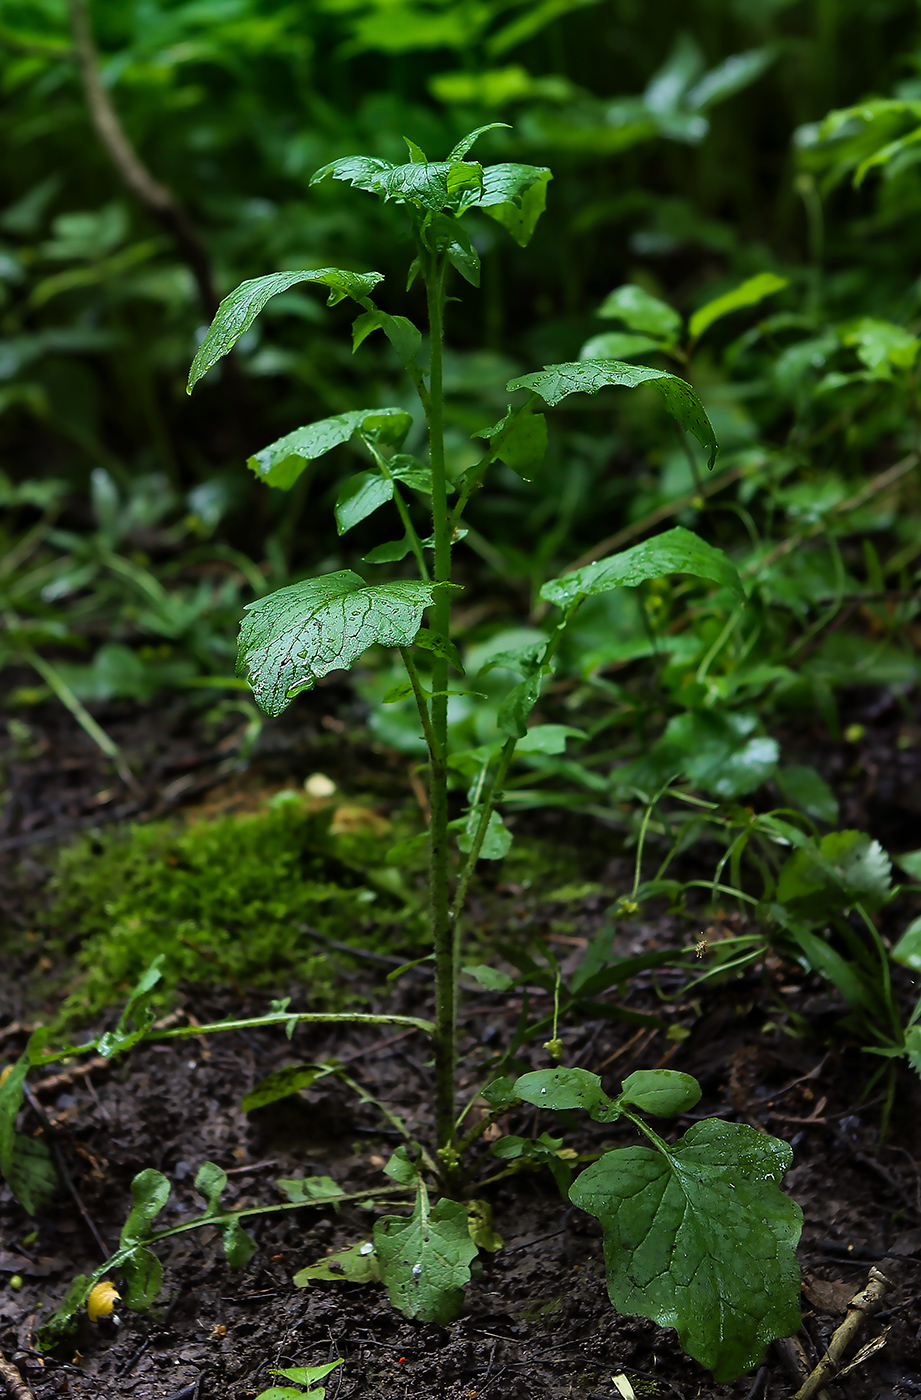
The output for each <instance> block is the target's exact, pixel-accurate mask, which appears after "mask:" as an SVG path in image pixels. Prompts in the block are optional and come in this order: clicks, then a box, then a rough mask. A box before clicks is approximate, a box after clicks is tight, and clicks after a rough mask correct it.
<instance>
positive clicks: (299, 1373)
mask: <svg viewBox="0 0 921 1400" xmlns="http://www.w3.org/2000/svg"><path fill="white" fill-rule="evenodd" d="M342 1364H343V1358H342V1357H340V1358H339V1360H338V1361H327V1362H326V1364H325V1365H323V1366H281V1367H279V1368H278V1369H277V1370H271V1371H269V1375H270V1376H284V1378H285V1380H286V1381H294V1382H295V1384H296V1385H313V1383H314V1381H322V1380H325V1379H326V1377H327V1376H328V1375H329V1374H330V1372H331V1371H335V1370H336V1368H337V1367H338V1366H341V1365H342Z"/></svg>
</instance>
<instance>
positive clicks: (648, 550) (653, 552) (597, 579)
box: [540, 525, 745, 608]
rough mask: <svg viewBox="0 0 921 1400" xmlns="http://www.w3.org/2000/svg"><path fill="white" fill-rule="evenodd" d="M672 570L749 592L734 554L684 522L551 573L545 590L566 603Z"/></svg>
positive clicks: (549, 598)
mask: <svg viewBox="0 0 921 1400" xmlns="http://www.w3.org/2000/svg"><path fill="white" fill-rule="evenodd" d="M666 574H693V575H694V576H695V577H696V578H706V579H712V580H713V582H715V583H719V584H721V585H722V586H723V587H725V588H730V589H731V590H732V591H733V593H735V594H736V595H737V596H738V597H740V598H743V599H744V597H745V590H744V588H743V586H742V580H741V579H740V577H739V573H738V570H737V569H736V567H735V565H734V564H733V563H732V562H731V560H729V559H727V557H726V555H725V554H724V553H723V551H722V550H721V549H715V548H714V546H713V545H711V544H707V543H706V541H705V540H702V539H701V538H700V537H699V536H698V535H695V534H693V533H692V532H691V531H690V530H685V528H684V526H683V525H676V526H675V528H674V529H673V530H666V531H664V533H663V534H661V535H656V536H655V538H654V539H651V540H645V541H644V542H643V543H642V544H636V545H634V546H633V547H632V548H631V549H625V550H624V551H623V552H622V553H621V554H612V555H611V556H610V557H609V558H607V559H599V560H597V561H596V563H594V564H587V565H586V566H585V568H584V569H575V570H574V571H573V572H572V573H571V574H563V575H562V576H561V577H560V578H555V579H551V580H550V582H549V583H545V584H544V586H543V588H542V589H541V591H540V596H541V597H542V598H544V599H546V601H547V602H548V603H556V604H557V606H558V607H561V608H564V607H566V606H567V605H568V604H569V603H571V602H572V601H573V599H574V598H577V597H578V596H579V595H580V594H583V595H585V596H586V597H592V596H594V595H595V594H596V593H607V592H608V591H609V590H610V589H612V588H635V587H636V586H637V584H640V583H643V582H645V581H646V580H647V579H653V578H662V577H663V576H664V575H666Z"/></svg>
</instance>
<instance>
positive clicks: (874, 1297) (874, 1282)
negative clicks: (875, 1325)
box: [793, 1269, 893, 1400]
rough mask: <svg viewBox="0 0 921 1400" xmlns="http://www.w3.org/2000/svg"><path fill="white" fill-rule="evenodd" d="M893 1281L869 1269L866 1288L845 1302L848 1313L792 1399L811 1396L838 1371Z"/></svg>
mask: <svg viewBox="0 0 921 1400" xmlns="http://www.w3.org/2000/svg"><path fill="white" fill-rule="evenodd" d="M892 1288H893V1285H892V1283H891V1282H890V1280H889V1279H888V1278H887V1277H886V1275H885V1274H883V1273H880V1271H879V1269H871V1270H870V1277H869V1281H868V1283H867V1286H866V1288H864V1289H863V1290H862V1291H861V1292H860V1293H855V1294H854V1296H853V1298H852V1299H851V1301H850V1302H849V1303H848V1310H847V1316H846V1317H845V1319H844V1321H843V1322H842V1324H841V1326H840V1327H839V1328H838V1329H837V1330H836V1332H835V1334H834V1336H833V1337H832V1339H831V1341H830V1342H829V1344H828V1350H827V1351H826V1353H825V1355H824V1356H823V1357H822V1359H821V1361H820V1362H819V1364H818V1365H817V1366H816V1368H815V1370H814V1371H813V1372H812V1374H811V1375H809V1376H807V1378H806V1380H805V1381H804V1383H803V1384H802V1385H801V1386H800V1388H799V1390H798V1391H797V1392H796V1395H795V1396H794V1397H793V1400H810V1397H811V1396H813V1395H815V1393H816V1391H818V1390H821V1389H822V1387H823V1386H824V1385H825V1384H826V1382H827V1381H830V1380H832V1379H833V1378H834V1376H835V1375H836V1374H837V1372H838V1370H839V1369H840V1366H841V1361H842V1360H843V1358H844V1355H845V1353H846V1352H847V1350H848V1348H849V1347H850V1345H851V1343H852V1342H854V1341H856V1339H857V1337H858V1336H859V1335H860V1333H861V1331H862V1330H863V1328H864V1327H865V1326H866V1324H867V1322H868V1321H869V1319H870V1318H871V1317H873V1315H874V1313H878V1312H879V1310H880V1308H881V1307H882V1306H883V1303H884V1302H885V1301H886V1297H887V1295H888V1294H889V1293H891V1292H892Z"/></svg>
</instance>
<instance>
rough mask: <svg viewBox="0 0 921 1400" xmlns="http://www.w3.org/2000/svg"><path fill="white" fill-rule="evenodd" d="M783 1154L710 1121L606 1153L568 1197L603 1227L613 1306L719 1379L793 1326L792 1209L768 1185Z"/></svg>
mask: <svg viewBox="0 0 921 1400" xmlns="http://www.w3.org/2000/svg"><path fill="white" fill-rule="evenodd" d="M792 1158H793V1154H792V1151H791V1149H790V1148H789V1147H788V1146H787V1144H786V1143H782V1142H779V1141H778V1140H777V1139H776V1138H770V1137H767V1136H766V1135H765V1134H764V1133H760V1132H757V1131H756V1130H755V1129H754V1128H749V1127H747V1126H745V1125H742V1124H737V1123H723V1122H719V1121H716V1120H710V1121H707V1122H703V1123H696V1124H695V1125H694V1126H693V1127H692V1128H691V1129H690V1130H689V1131H688V1132H687V1133H686V1134H685V1136H684V1137H683V1138H680V1139H679V1141H678V1142H677V1143H675V1144H674V1145H673V1146H671V1147H668V1146H667V1145H666V1144H665V1143H662V1144H661V1146H660V1147H659V1148H658V1150H653V1149H651V1148H648V1147H626V1148H619V1149H617V1150H616V1151H613V1152H607V1153H605V1155H604V1156H603V1157H602V1158H601V1160H600V1161H598V1162H595V1163H593V1164H592V1165H591V1166H590V1167H588V1168H586V1170H585V1171H584V1172H582V1174H581V1175H580V1176H579V1178H578V1179H577V1180H576V1182H575V1183H574V1185H573V1186H572V1188H571V1190H570V1200H571V1201H572V1202H573V1204H574V1205H577V1206H579V1207H581V1209H583V1210H585V1211H588V1213H589V1214H590V1215H594V1216H596V1217H597V1218H598V1219H599V1220H600V1221H601V1225H602V1229H603V1231H604V1251H605V1262H606V1265H607V1273H608V1294H609V1296H610V1299H611V1302H612V1304H613V1306H614V1307H615V1308H616V1309H617V1310H618V1312H622V1313H639V1314H640V1316H642V1317H648V1318H651V1319H652V1320H653V1321H654V1322H657V1323H659V1325H660V1326H662V1327H675V1328H677V1330H678V1336H679V1338H680V1340H681V1344H682V1346H683V1347H684V1349H685V1350H686V1351H687V1352H688V1353H689V1354H690V1355H691V1356H693V1357H694V1359H695V1360H697V1361H699V1362H700V1363H701V1365H703V1366H707V1367H709V1368H710V1370H712V1371H713V1373H714V1375H715V1377H716V1379H717V1381H720V1382H726V1381H731V1380H735V1379H736V1378H737V1377H738V1376H740V1375H742V1374H744V1372H745V1371H747V1370H749V1369H750V1368H751V1367H752V1366H755V1365H757V1364H758V1362H760V1361H761V1359H762V1357H763V1355H764V1352H765V1349H766V1347H767V1346H768V1344H769V1342H771V1341H772V1340H774V1338H776V1337H787V1336H791V1335H792V1334H793V1333H795V1332H796V1330H797V1328H798V1327H799V1321H800V1315H799V1290H800V1276H799V1267H798V1265H797V1262H796V1245H797V1242H798V1240H799V1235H800V1229H801V1223H802V1212H801V1211H800V1209H799V1206H797V1205H796V1204H795V1202H793V1201H792V1200H790V1199H789V1198H788V1197H786V1196H784V1195H783V1193H782V1192H781V1191H780V1189H779V1186H778V1183H779V1182H780V1180H781V1178H782V1177H783V1175H784V1173H785V1172H786V1171H787V1169H788V1168H789V1166H790V1163H791V1161H792Z"/></svg>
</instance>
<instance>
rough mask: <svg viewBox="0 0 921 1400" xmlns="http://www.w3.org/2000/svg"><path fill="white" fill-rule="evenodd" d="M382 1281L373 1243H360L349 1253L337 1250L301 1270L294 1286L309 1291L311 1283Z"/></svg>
mask: <svg viewBox="0 0 921 1400" xmlns="http://www.w3.org/2000/svg"><path fill="white" fill-rule="evenodd" d="M380 1277H381V1270H380V1264H379V1262H378V1258H377V1255H376V1253H375V1251H374V1245H373V1244H372V1243H371V1241H370V1240H359V1241H358V1242H357V1243H356V1244H350V1245H349V1246H348V1248H347V1249H337V1250H336V1251H335V1253H334V1254H327V1256H326V1258H325V1259H320V1260H319V1261H318V1262H317V1263H316V1264H308V1265H307V1266H306V1268H303V1269H299V1270H298V1272H297V1273H296V1274H295V1275H294V1278H293V1279H292V1282H293V1284H294V1286H295V1288H306V1287H307V1285H308V1284H309V1283H318V1282H329V1283H335V1282H336V1281H337V1280H338V1281H340V1282H343V1281H344V1282H346V1283H378V1282H379V1281H380Z"/></svg>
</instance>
